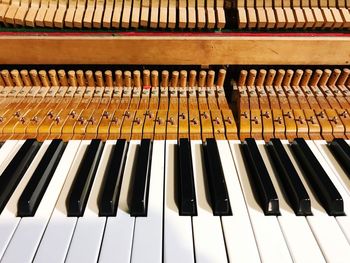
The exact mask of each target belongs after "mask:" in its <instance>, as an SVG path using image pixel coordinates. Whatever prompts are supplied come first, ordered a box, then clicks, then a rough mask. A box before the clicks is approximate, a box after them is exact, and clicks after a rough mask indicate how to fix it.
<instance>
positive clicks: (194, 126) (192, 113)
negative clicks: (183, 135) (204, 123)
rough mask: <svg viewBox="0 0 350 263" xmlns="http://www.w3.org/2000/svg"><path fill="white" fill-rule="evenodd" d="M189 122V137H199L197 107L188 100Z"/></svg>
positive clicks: (194, 138)
mask: <svg viewBox="0 0 350 263" xmlns="http://www.w3.org/2000/svg"><path fill="white" fill-rule="evenodd" d="M188 113H189V124H190V139H191V140H200V139H201V123H200V115H199V111H198V108H195V107H193V105H191V102H190V101H189V110H188Z"/></svg>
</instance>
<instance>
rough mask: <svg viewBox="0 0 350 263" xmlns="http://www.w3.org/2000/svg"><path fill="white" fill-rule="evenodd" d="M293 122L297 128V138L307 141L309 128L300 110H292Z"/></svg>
mask: <svg viewBox="0 0 350 263" xmlns="http://www.w3.org/2000/svg"><path fill="white" fill-rule="evenodd" d="M293 114H294V120H295V123H296V126H297V136H298V138H304V139H305V140H309V127H308V124H307V121H306V117H305V115H304V112H303V110H302V109H296V110H293Z"/></svg>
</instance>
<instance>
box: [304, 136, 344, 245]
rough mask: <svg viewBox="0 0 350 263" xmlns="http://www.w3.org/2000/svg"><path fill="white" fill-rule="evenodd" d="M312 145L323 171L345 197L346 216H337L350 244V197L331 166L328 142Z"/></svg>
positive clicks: (318, 142)
mask: <svg viewBox="0 0 350 263" xmlns="http://www.w3.org/2000/svg"><path fill="white" fill-rule="evenodd" d="M309 143H310V149H311V151H312V152H313V154H314V155H315V157H316V158H317V159H318V160H320V163H321V165H322V167H323V169H324V170H325V171H326V173H327V174H328V176H329V179H330V180H331V181H332V183H333V184H334V186H335V187H336V188H337V189H338V191H339V193H340V194H341V196H342V197H343V201H344V212H345V215H346V216H337V217H336V220H337V222H338V224H339V226H340V227H341V229H342V231H343V233H344V235H345V236H346V238H347V240H348V242H349V243H350V217H349V215H350V196H349V194H348V192H347V191H346V187H345V185H344V184H343V183H342V180H341V178H340V177H339V175H338V174H337V173H336V172H335V171H334V169H332V167H331V165H330V164H329V160H327V155H326V153H325V150H326V149H327V142H326V141H322V140H319V141H312V142H309Z"/></svg>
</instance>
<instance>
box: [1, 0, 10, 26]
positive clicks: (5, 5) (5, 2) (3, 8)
mask: <svg viewBox="0 0 350 263" xmlns="http://www.w3.org/2000/svg"><path fill="white" fill-rule="evenodd" d="M10 3H11V1H10V0H3V1H1V3H0V22H2V23H4V22H5V15H6V12H7V9H8V8H9V7H10Z"/></svg>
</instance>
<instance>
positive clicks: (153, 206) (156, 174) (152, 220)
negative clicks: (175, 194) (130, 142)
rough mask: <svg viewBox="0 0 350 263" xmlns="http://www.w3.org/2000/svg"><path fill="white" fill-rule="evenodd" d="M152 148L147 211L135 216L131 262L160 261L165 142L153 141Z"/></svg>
mask: <svg viewBox="0 0 350 263" xmlns="http://www.w3.org/2000/svg"><path fill="white" fill-rule="evenodd" d="M141 147H142V142H141ZM152 148H153V149H152V160H151V167H150V168H149V169H150V175H149V176H150V178H149V179H148V180H149V196H148V208H147V209H148V211H147V216H146V217H136V220H135V228H134V239H133V244H132V254H131V262H162V243H163V240H162V239H163V192H164V188H163V187H164V159H165V157H164V152H165V142H164V141H153V147H152ZM145 248H147V249H145Z"/></svg>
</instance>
